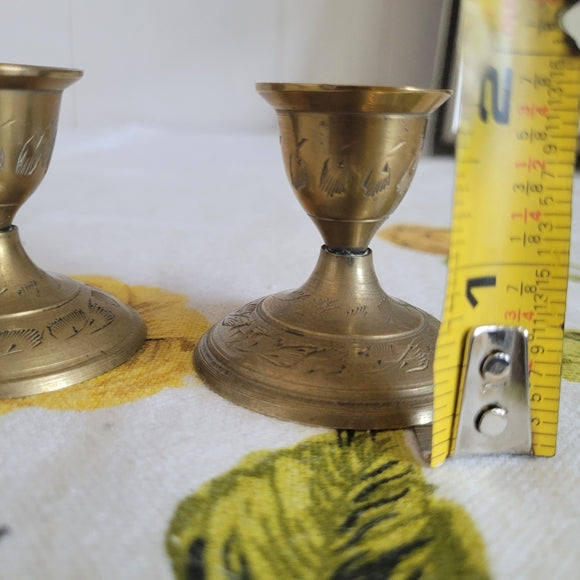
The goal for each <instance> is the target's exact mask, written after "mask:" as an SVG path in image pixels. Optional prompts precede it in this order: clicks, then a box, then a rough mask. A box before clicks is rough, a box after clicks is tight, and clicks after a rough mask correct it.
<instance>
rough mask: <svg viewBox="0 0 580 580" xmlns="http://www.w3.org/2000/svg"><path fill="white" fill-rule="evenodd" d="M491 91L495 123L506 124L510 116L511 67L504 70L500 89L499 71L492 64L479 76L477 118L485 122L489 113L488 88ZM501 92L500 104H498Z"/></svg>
mask: <svg viewBox="0 0 580 580" xmlns="http://www.w3.org/2000/svg"><path fill="white" fill-rule="evenodd" d="M488 86H489V88H490V91H491V112H492V115H493V119H494V120H495V122H496V123H499V124H502V125H507V124H508V122H509V118H510V99H511V93H512V69H511V68H508V69H505V71H504V80H503V89H500V81H499V73H498V72H497V70H496V69H495V68H493V67H492V66H489V67H487V69H486V70H485V72H484V73H483V77H482V78H481V90H480V92H479V118H480V119H481V120H482V121H483V122H484V123H487V120H488V115H489V103H488V102H487V101H488V98H487V97H488V90H487V88H488ZM500 92H501V97H502V98H501V105H500Z"/></svg>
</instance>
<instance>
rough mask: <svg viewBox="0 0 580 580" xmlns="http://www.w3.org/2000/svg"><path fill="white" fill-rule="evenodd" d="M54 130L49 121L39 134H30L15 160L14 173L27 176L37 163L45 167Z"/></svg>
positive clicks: (36, 166)
mask: <svg viewBox="0 0 580 580" xmlns="http://www.w3.org/2000/svg"><path fill="white" fill-rule="evenodd" d="M55 137H56V131H55V127H54V124H53V123H50V124H49V125H48V126H47V127H46V128H45V129H44V131H43V132H42V133H41V134H40V135H32V136H31V137H29V138H28V139H27V140H26V141H25V142H24V145H23V146H22V148H21V149H20V153H19V154H18V158H17V160H16V168H15V172H16V175H21V176H24V177H28V176H29V175H32V174H33V173H34V172H35V171H36V169H37V168H38V166H39V165H42V166H43V167H45V168H46V166H47V165H48V162H49V160H50V156H51V153H52V149H53V146H54V140H55Z"/></svg>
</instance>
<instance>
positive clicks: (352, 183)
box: [195, 83, 450, 429]
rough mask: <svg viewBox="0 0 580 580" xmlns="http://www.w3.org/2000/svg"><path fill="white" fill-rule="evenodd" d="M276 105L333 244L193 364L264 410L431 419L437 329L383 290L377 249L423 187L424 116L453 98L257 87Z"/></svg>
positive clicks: (315, 420)
mask: <svg viewBox="0 0 580 580" xmlns="http://www.w3.org/2000/svg"><path fill="white" fill-rule="evenodd" d="M257 89H258V92H259V93H260V94H261V95H262V96H263V97H264V98H265V99H266V100H267V101H268V102H269V103H270V104H271V105H272V106H273V107H274V108H275V109H276V112H277V114H278V122H279V127H280V135H281V140H280V141H281V146H282V153H283V158H284V163H285V167H286V173H287V176H288V179H289V181H290V183H291V185H292V187H293V189H294V192H295V194H296V196H297V197H298V199H299V201H300V203H301V204H302V206H303V207H304V209H305V210H306V213H307V214H308V215H309V216H310V217H311V218H312V220H313V221H314V223H315V224H316V225H317V227H318V229H319V230H320V233H321V234H322V237H323V239H324V246H323V247H322V249H321V252H320V257H319V261H318V264H317V266H316V268H315V270H314V272H313V273H312V275H311V276H310V278H309V279H308V280H307V281H306V283H305V284H304V285H303V286H301V287H300V288H298V289H296V290H291V291H287V292H281V293H278V294H274V295H272V296H268V297H265V298H262V299H260V300H256V301H255V302H251V303H249V304H247V305H246V306H244V307H242V308H241V309H239V310H237V311H236V312H233V313H232V314H230V315H229V316H227V317H226V318H225V319H224V320H223V321H221V322H220V323H218V324H217V325H215V326H213V327H212V328H211V329H210V330H209V331H208V332H207V333H206V334H205V335H204V337H203V338H202V340H201V341H200V343H199V345H198V347H197V349H196V353H195V364H196V367H197V370H198V372H199V373H200V374H201V376H202V377H203V378H204V380H205V381H206V383H207V384H208V385H209V387H210V388H211V389H213V390H215V391H216V392H217V393H219V394H220V395H222V396H224V397H225V398H227V399H230V400H231V401H233V402H234V403H237V404H240V405H242V406H245V407H248V408H250V409H253V410H255V411H259V412H261V413H264V414H267V415H272V416H275V417H279V418H282V419H289V420H293V421H298V422H301V423H308V424H314V425H320V426H325V427H332V428H344V429H387V428H402V427H407V426H412V425H423V424H426V423H429V422H431V420H432V402H433V398H432V395H433V377H432V372H433V369H432V359H433V352H434V347H435V340H436V337H437V332H438V327H439V323H438V321H437V320H436V319H435V318H433V317H432V316H430V315H429V314H427V313H425V312H423V311H421V310H419V309H417V308H415V307H413V306H411V305H409V304H406V303H404V302H401V301H400V300H397V299H394V298H391V297H389V296H388V295H387V294H386V293H385V292H384V291H383V290H382V288H381V286H380V284H379V282H378V280H377V277H376V275H375V270H374V267H373V262H372V254H371V250H370V249H369V247H368V246H369V243H370V241H371V239H372V237H373V236H374V234H375V233H376V231H377V229H378V228H379V227H380V226H381V224H382V223H383V222H384V221H385V219H386V218H387V217H388V216H389V215H390V213H391V212H392V211H393V210H394V209H395V208H396V207H397V206H398V204H399V203H400V201H401V200H402V199H403V197H404V196H405V194H406V192H407V188H408V187H409V184H410V182H411V180H412V178H413V175H414V173H415V169H416V167H417V163H418V160H419V155H420V151H421V147H422V143H423V139H424V134H425V128H426V123H427V115H428V114H429V113H430V112H432V111H434V110H435V109H436V108H437V107H438V106H440V105H441V104H442V103H443V102H444V101H445V100H447V98H448V97H449V94H450V93H449V92H448V91H437V90H419V89H412V88H387V87H354V86H330V85H303V84H271V83H261V84H258V85H257Z"/></svg>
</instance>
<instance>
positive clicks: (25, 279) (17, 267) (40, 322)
mask: <svg viewBox="0 0 580 580" xmlns="http://www.w3.org/2000/svg"><path fill="white" fill-rule="evenodd" d="M81 76H82V72H81V71H78V70H71V69H59V68H49V67H36V66H23V65H12V64H0V399H3V398H10V397H21V396H24V395H32V394H35V393H42V392H46V391H52V390H55V389H60V388H63V387H67V386H69V385H72V384H75V383H79V382H81V381H84V380H86V379H89V378H92V377H94V376H96V375H99V374H101V373H103V372H105V371H107V370H109V369H111V368H113V367H115V366H117V365H119V364H121V363H122V362H124V361H125V360H127V359H128V358H129V357H130V356H132V355H133V354H134V353H135V352H136V351H137V350H138V349H139V348H140V346H141V345H142V343H143V341H144V340H145V335H146V330H145V326H144V324H143V322H142V321H141V319H140V318H139V316H138V315H137V314H136V313H135V312H134V311H133V310H132V309H131V308H129V307H127V306H125V305H123V304H121V303H120V302H118V301H117V300H116V299H115V298H113V297H111V296H109V295H107V294H105V293H104V292H102V291H100V290H97V289H96V288H91V287H90V286H87V285H85V284H82V283H80V282H77V281H74V280H71V279H69V278H66V277H64V276H60V275H56V274H48V273H47V272H44V271H43V270H41V269H40V268H38V267H37V266H36V265H35V264H34V263H33V262H32V260H31V259H30V258H29V257H28V256H27V255H26V252H25V251H24V248H23V247H22V244H21V242H20V237H19V234H18V229H17V227H16V226H15V225H13V224H12V220H13V218H14V215H15V214H16V212H17V211H18V208H19V207H20V206H21V205H22V204H23V203H24V202H25V201H26V199H27V198H28V197H29V196H30V195H31V194H32V192H33V191H34V190H35V189H36V187H37V186H38V185H39V184H40V182H41V181H42V179H43V177H44V175H45V173H46V171H47V169H48V165H49V161H50V158H51V155H52V150H53V146H54V141H55V137H56V130H57V124H58V115H59V110H60V101H61V96H62V91H63V90H64V89H65V88H66V87H68V86H69V85H71V84H72V83H74V82H75V81H76V80H78V79H79V78H80V77H81Z"/></svg>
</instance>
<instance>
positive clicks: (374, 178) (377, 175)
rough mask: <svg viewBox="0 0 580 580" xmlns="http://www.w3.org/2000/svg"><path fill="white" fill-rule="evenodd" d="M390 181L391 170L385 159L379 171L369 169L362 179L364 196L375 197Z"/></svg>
mask: <svg viewBox="0 0 580 580" xmlns="http://www.w3.org/2000/svg"><path fill="white" fill-rule="evenodd" d="M390 183H391V171H390V169H389V162H388V161H387V162H386V163H385V165H384V166H383V168H382V169H381V170H380V171H375V169H369V170H368V171H367V173H366V175H365V178H364V179H363V182H362V184H361V188H362V190H363V191H364V195H365V197H375V196H376V195H378V194H379V193H381V192H382V191H384V190H385V189H386V188H387V187H388V186H389V184H390Z"/></svg>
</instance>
